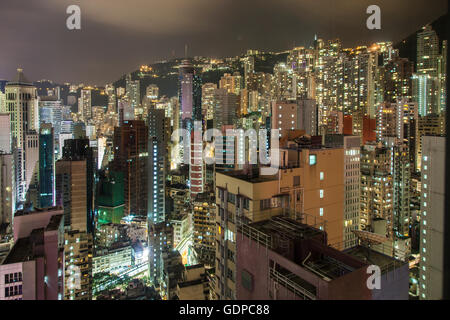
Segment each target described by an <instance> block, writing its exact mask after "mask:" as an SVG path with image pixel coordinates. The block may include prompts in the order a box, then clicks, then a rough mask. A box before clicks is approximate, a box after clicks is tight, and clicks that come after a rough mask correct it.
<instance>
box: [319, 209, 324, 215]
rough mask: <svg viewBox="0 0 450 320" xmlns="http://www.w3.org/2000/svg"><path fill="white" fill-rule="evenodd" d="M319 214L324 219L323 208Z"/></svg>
mask: <svg viewBox="0 0 450 320" xmlns="http://www.w3.org/2000/svg"><path fill="white" fill-rule="evenodd" d="M319 213H320V216H321V217H323V208H320V210H319Z"/></svg>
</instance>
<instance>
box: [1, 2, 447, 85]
mask: <svg viewBox="0 0 450 320" xmlns="http://www.w3.org/2000/svg"><path fill="white" fill-rule="evenodd" d="M72 4H76V5H79V6H80V8H81V19H82V21H81V27H82V29H81V30H79V31H69V30H68V29H67V28H66V19H67V17H68V15H67V14H66V9H67V7H68V6H69V5H72ZM371 4H377V5H379V6H380V7H381V18H382V30H380V31H371V30H368V29H367V28H366V19H367V17H368V15H367V14H366V8H367V7H368V6H369V5H371ZM446 11H447V0H126V1H122V0H80V1H76V0H39V1H30V0H0V79H2V78H3V79H11V78H13V77H14V75H15V70H16V68H17V67H18V66H20V67H22V68H24V69H25V73H26V75H27V77H28V78H29V79H30V80H39V79H50V80H54V81H57V82H65V81H69V82H84V83H89V84H105V83H107V82H109V81H113V80H116V79H117V78H118V77H120V76H121V75H122V74H124V73H127V72H129V71H131V70H133V69H136V67H137V66H138V65H140V64H144V63H152V62H155V61H158V60H161V59H167V58H172V57H181V56H183V55H184V46H185V44H186V43H187V44H188V45H189V55H191V56H194V55H204V56H214V57H224V56H234V55H239V54H241V53H242V52H244V51H245V50H246V49H249V48H252V49H260V50H271V51H281V50H286V49H289V48H291V47H293V46H294V45H297V46H298V45H310V44H311V41H312V39H313V37H314V34H318V36H319V37H322V38H324V39H328V38H336V37H339V38H341V39H342V41H343V42H344V44H345V45H347V46H352V45H355V44H369V43H371V42H373V41H378V40H392V41H398V40H400V39H403V38H404V37H405V36H407V35H409V34H410V33H412V32H414V31H415V30H417V29H418V28H420V26H422V25H424V24H426V23H428V22H431V21H432V20H434V19H436V18H437V17H439V16H441V15H442V14H444V13H445V12H446Z"/></svg>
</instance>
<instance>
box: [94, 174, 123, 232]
mask: <svg viewBox="0 0 450 320" xmlns="http://www.w3.org/2000/svg"><path fill="white" fill-rule="evenodd" d="M123 192H124V185H123V173H122V172H115V171H110V172H109V173H108V175H107V176H103V175H102V176H100V182H99V184H98V192H97V197H96V200H97V207H98V209H97V219H96V220H97V226H99V225H102V224H108V223H115V224H119V223H120V221H121V219H122V218H123V216H124V208H125V199H124V195H123Z"/></svg>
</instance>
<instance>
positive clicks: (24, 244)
mask: <svg viewBox="0 0 450 320" xmlns="http://www.w3.org/2000/svg"><path fill="white" fill-rule="evenodd" d="M14 220H15V222H14V223H15V225H14V239H15V243H14V246H13V247H12V249H11V252H10V253H9V254H8V256H7V257H6V259H5V261H3V264H2V265H0V300H62V299H63V294H64V288H65V281H64V280H65V278H64V272H63V270H64V230H63V212H62V210H61V208H58V207H52V208H47V209H45V210H37V211H32V212H24V211H17V212H16V215H15V219H14Z"/></svg>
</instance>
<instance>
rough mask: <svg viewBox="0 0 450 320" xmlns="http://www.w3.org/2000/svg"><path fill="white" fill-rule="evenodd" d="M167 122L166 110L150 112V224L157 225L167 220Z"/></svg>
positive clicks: (152, 110)
mask: <svg viewBox="0 0 450 320" xmlns="http://www.w3.org/2000/svg"><path fill="white" fill-rule="evenodd" d="M167 124H168V123H167V121H166V118H165V110H164V109H150V110H149V111H148V129H149V130H148V131H149V137H148V139H149V141H148V146H149V148H148V149H149V157H148V222H149V223H150V224H157V223H160V222H163V221H164V220H165V192H164V188H165V177H166V168H167V164H166V162H167V161H168V154H167V143H168V138H169V137H168V136H167V130H166V126H167Z"/></svg>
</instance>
